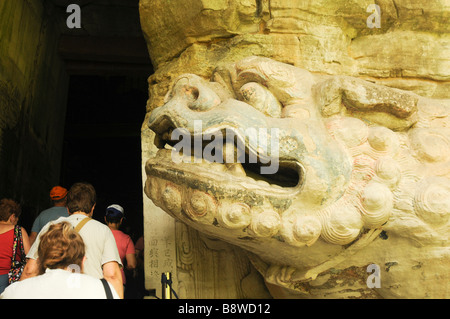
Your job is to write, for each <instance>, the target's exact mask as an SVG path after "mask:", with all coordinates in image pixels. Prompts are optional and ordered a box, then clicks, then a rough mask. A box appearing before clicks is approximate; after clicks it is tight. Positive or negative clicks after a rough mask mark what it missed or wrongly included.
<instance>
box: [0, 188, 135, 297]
mask: <svg viewBox="0 0 450 319" xmlns="http://www.w3.org/2000/svg"><path fill="white" fill-rule="evenodd" d="M50 198H51V200H52V202H53V207H51V208H49V209H47V210H44V211H43V212H42V213H41V214H39V216H38V217H37V218H36V219H35V221H34V223H33V226H32V228H31V232H30V235H29V236H28V234H27V232H26V230H25V229H24V228H23V227H21V226H20V225H19V224H18V220H19V217H20V214H21V208H20V205H19V204H18V203H16V202H15V201H13V200H11V199H1V200H0V298H4V299H8V298H10V299H16V298H20V299H22V298H39V299H47V298H49V299H55V298H83V299H86V298H89V299H90V298H100V299H102V298H110V299H113V298H114V299H116V298H124V291H125V289H126V275H125V272H124V265H125V266H126V269H128V270H133V269H135V268H136V265H137V262H138V258H137V257H136V256H137V253H141V252H142V248H141V247H139V248H140V249H139V250H137V249H136V248H138V247H136V248H135V244H134V243H133V241H132V239H131V237H130V236H129V235H127V234H125V233H124V232H122V231H121V230H120V229H119V228H120V226H121V224H122V223H123V220H124V209H123V207H122V206H120V205H118V204H113V205H110V206H108V207H107V209H106V212H105V217H104V218H105V224H104V223H102V222H99V221H97V220H95V219H93V218H92V216H93V213H94V209H95V205H96V191H95V189H94V187H93V186H92V185H91V184H89V183H75V184H74V185H73V186H72V187H71V188H70V189H69V190H67V189H65V188H63V187H61V186H55V187H53V188H52V189H51V191H50Z"/></svg>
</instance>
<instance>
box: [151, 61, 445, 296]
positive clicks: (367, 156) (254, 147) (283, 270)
mask: <svg viewBox="0 0 450 319" xmlns="http://www.w3.org/2000/svg"><path fill="white" fill-rule="evenodd" d="M449 112H450V103H449V101H448V100H432V99H427V98H424V97H421V96H418V95H416V94H413V93H411V92H408V91H403V90H399V89H394V88H389V87H385V86H382V85H378V84H375V83H372V82H368V81H364V80H362V79H358V78H353V77H347V76H319V75H313V74H311V73H310V72H308V71H306V70H302V69H299V68H297V67H294V66H292V65H288V64H284V63H281V62H277V61H274V60H271V59H268V58H262V57H255V56H251V57H248V58H245V59H243V60H241V61H238V62H236V63H233V64H226V65H221V66H218V67H217V69H216V70H215V72H214V74H213V76H212V78H211V79H210V80H206V79H203V78H201V77H199V76H197V75H195V74H184V75H182V76H179V77H178V78H177V79H176V80H175V81H174V82H173V85H172V87H171V89H170V90H169V92H168V93H167V95H166V98H165V103H164V105H162V106H160V107H157V108H155V109H154V110H153V111H152V113H151V114H150V118H149V123H148V125H149V127H150V129H151V130H153V131H154V132H155V145H156V146H157V147H158V148H159V149H160V150H159V151H158V153H157V154H156V156H155V157H154V158H151V159H149V160H148V162H147V164H146V173H147V181H146V185H145V192H146V194H147V196H148V197H149V198H150V199H151V200H152V201H153V202H154V203H155V204H156V205H157V206H159V207H161V208H162V209H163V210H164V211H166V212H167V213H168V214H170V215H171V216H173V217H175V218H177V219H179V220H181V221H183V222H184V223H186V224H187V225H189V226H191V227H193V228H195V229H198V230H199V231H201V232H203V233H205V234H207V235H210V236H214V237H217V238H220V239H222V240H224V241H226V242H229V243H231V244H234V245H237V246H240V247H242V248H244V249H245V250H246V251H248V255H249V258H250V259H251V261H252V262H253V264H254V265H255V267H256V268H257V269H258V270H259V272H260V273H261V274H262V275H263V277H264V278H265V280H266V283H267V285H268V287H269V289H270V290H271V292H272V293H273V294H274V295H278V296H287V295H286V293H287V294H290V295H295V296H298V297H305V298H309V297H313V298H323V297H359V298H361V297H380V296H382V297H388V298H389V297H412V298H416V297H417V298H422V297H427V296H428V297H437V298H444V297H447V298H448V297H450V288H449V285H450V278H449V272H448V267H449V266H450V251H449V246H448V234H449V225H450V224H449V216H450V180H449V178H450V162H449V158H450V156H449V155H450V147H449V136H450V134H449V124H450V122H449ZM369 266H371V267H375V268H374V269H375V270H376V273H375V274H376V275H377V276H378V277H377V278H376V279H378V280H381V285H379V286H376V287H374V286H373V285H372V286H371V284H370V282H369V279H368V278H369V276H370V275H371V273H370V272H368V269H372V268H370V267H369ZM368 267H369V268H368ZM443 285H444V286H445V287H444V286H443Z"/></svg>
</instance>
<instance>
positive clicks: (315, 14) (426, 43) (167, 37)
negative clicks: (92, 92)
mask: <svg viewBox="0 0 450 319" xmlns="http://www.w3.org/2000/svg"><path fill="white" fill-rule="evenodd" d="M373 5H374V2H373V1H344V0H341V1H325V0H324V1H289V2H288V1H282V0H270V1H264V0H259V1H258V0H256V1H250V0H234V1H221V0H217V1H201V0H191V1H184V2H180V3H177V4H176V5H175V4H173V5H167V2H166V1H162V0H159V1H150V0H141V1H140V14H141V26H142V29H143V31H144V35H145V37H146V40H147V43H148V49H149V53H150V57H151V59H152V61H153V64H154V66H155V69H156V72H155V74H154V75H152V76H151V77H150V78H149V93H150V98H149V100H148V104H147V111H148V113H147V116H149V115H150V111H152V110H153V109H154V108H156V107H159V106H161V105H163V104H164V97H165V95H166V94H167V92H168V91H169V88H170V87H171V85H172V84H173V82H174V80H175V79H176V77H177V76H179V75H180V74H183V73H195V74H197V75H199V76H201V77H203V78H205V79H209V78H211V76H212V74H213V70H214V69H216V68H217V67H218V66H220V65H225V64H226V63H233V62H236V61H239V60H241V59H243V58H245V57H248V56H263V57H269V58H271V59H274V60H277V61H280V62H284V63H287V64H291V65H294V66H296V67H299V68H302V69H306V70H308V71H310V72H312V73H313V74H315V75H318V76H320V75H347V76H353V77H358V78H361V79H365V80H369V81H370V82H373V83H376V84H382V85H385V86H390V87H394V88H400V89H404V90H408V91H412V92H414V93H417V94H419V95H421V96H424V97H430V98H435V99H444V98H449V97H450V94H449V85H450V84H449V83H450V82H449V79H450V63H449V61H450V58H449V57H450V54H449V53H450V48H449V42H450V35H449V25H448V23H447V21H448V18H449V15H450V8H449V7H448V5H447V4H446V2H445V1H430V2H427V3H426V4H423V2H421V1H407V0H404V1H401V0H399V1H396V0H394V1H384V0H383V1H376V5H378V6H379V9H380V15H379V16H378V15H376V11H375V9H374V8H376V7H374V6H373ZM374 14H375V16H374ZM377 18H379V21H378V22H379V24H378V25H379V28H377V27H370V26H371V23H372V22H377V21H376V19H377ZM378 25H377V26H378ZM146 124H147V119H146V120H145V122H144V125H143V129H142V141H143V145H144V146H145V147H144V148H143V150H144V151H143V162H144V163H145V161H146V159H148V158H149V157H150V155H151V154H152V153H151V152H149V151H148V150H149V149H150V148H151V144H152V143H153V138H154V134H153V133H152V131H150V130H149V129H148V127H147V125H146ZM144 176H145V174H144ZM145 203H146V206H145V216H144V218H145V219H146V226H145V227H146V232H147V229H149V228H151V227H155V224H154V222H155V219H154V218H152V217H151V216H152V214H153V212H154V211H155V210H157V208H156V207H154V206H152V204H151V203H150V201H149V200H148V199H146V200H145ZM150 220H151V222H150ZM178 227H179V226H178ZM174 228H175V229H176V228H177V226H176V225H175V226H174ZM173 236H174V237H173V238H175V240H176V242H177V244H176V245H178V244H179V243H181V242H194V241H196V239H195V236H194V237H192V236H193V235H191V237H189V238H190V239H189V238H188V239H186V237H185V238H183V239H182V238H180V236H179V234H177V232H176V231H174V233H173ZM189 246H190V247H198V246H193V245H189ZM196 249H200V248H196ZM224 253H226V252H225V250H222V251H221V253H220V254H224ZM202 254H212V255H214V254H216V257H215V259H214V258H213V260H212V261H211V264H214V263H217V262H218V260H219V259H220V257H218V255H217V254H218V253H217V252H216V251H210V252H209V253H207V252H202ZM178 256H179V253H178V252H177V258H178ZM198 258H201V257H198ZM217 258H219V259H217ZM222 259H223V258H222ZM225 260H226V259H225ZM197 262H199V261H197ZM227 262H229V263H233V262H234V261H232V260H231V259H228V260H226V262H224V265H225V264H226V263H227ZM191 264H193V265H195V262H191ZM183 267H184V266H183V263H180V262H179V261H178V263H177V269H178V272H179V273H180V274H186V270H185V268H183ZM206 268H207V267H206ZM230 268H232V267H230ZM210 269H215V268H214V267H211V268H210ZM188 273H189V272H188ZM250 273H251V271H247V272H246V273H241V274H240V275H239V276H240V277H241V279H242V281H241V282H244V281H245V280H244V278H247V277H249V275H250ZM189 276H190V277H189ZM189 276H188V277H189V280H190V281H191V282H193V283H198V282H203V281H208V280H209V281H210V282H211V279H206V277H207V276H204V277H202V275H201V274H199V273H197V274H196V273H195V271H191V272H190V273H189ZM220 276H221V274H220V273H217V274H216V277H214V276H212V278H216V279H217V278H219V277H220ZM179 277H180V278H181V275H180V276H179ZM253 278H254V277H253ZM157 281H158V278H156V281H154V282H157ZM184 281H185V282H186V281H187V280H186V277H184ZM257 281H258V280H255V281H253V282H257ZM149 284H151V283H150V282H147V286H148V285H149ZM190 285H191V286H195V284H190ZM184 286H187V285H186V284H184ZM197 286H199V285H197ZM203 286H204V287H205V289H204V290H202V291H200V290H195V289H193V290H190V291H187V292H186V293H185V295H184V296H185V297H191V298H194V297H203V298H204V297H205V296H206V297H213V296H214V297H223V296H224V295H225V294H221V289H224V288H223V287H224V286H226V285H224V286H221V285H220V284H218V283H217V282H216V283H215V284H211V285H209V286H208V285H203ZM207 286H208V287H207ZM206 287H207V288H206ZM235 287H237V288H236V293H235V294H234V296H237V297H245V296H244V294H243V293H242V290H240V289H241V288H240V286H239V285H235ZM255 287H256V285H255ZM222 291H224V290H222ZM263 291H264V289H261V290H258V292H261V293H260V294H259V295H263Z"/></svg>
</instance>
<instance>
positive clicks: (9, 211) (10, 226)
mask: <svg viewBox="0 0 450 319" xmlns="http://www.w3.org/2000/svg"><path fill="white" fill-rule="evenodd" d="M21 213H22V211H21V209H20V205H19V204H17V203H16V202H15V201H13V200H12V199H6V198H4V199H2V200H0V294H1V293H2V292H3V290H5V288H6V287H7V286H8V285H9V283H10V282H12V281H15V280H18V279H19V277H20V275H21V272H20V271H19V270H18V271H17V272H16V273H15V276H8V274H9V273H10V271H11V269H12V267H11V264H12V259H13V253H14V252H15V254H14V255H15V256H14V259H15V260H17V263H16V264H17V265H18V268H20V264H21V263H23V264H25V262H26V258H25V256H26V254H27V253H28V250H29V249H30V241H29V238H28V234H27V232H26V230H25V229H24V228H23V227H21V226H19V225H17V223H18V221H19V217H20V214H21ZM22 245H23V246H22ZM22 247H23V250H22V249H21V248H22ZM14 248H16V249H14ZM18 268H17V269H18ZM11 275H13V274H11ZM10 277H11V279H10Z"/></svg>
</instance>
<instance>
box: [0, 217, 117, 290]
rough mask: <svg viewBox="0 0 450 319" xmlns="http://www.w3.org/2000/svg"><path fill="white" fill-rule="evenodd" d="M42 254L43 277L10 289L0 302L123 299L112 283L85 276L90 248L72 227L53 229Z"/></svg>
mask: <svg viewBox="0 0 450 319" xmlns="http://www.w3.org/2000/svg"><path fill="white" fill-rule="evenodd" d="M38 252H39V258H38V267H39V275H38V276H35V277H31V278H28V279H26V280H23V281H19V282H16V283H14V284H12V285H10V286H9V287H8V288H6V289H5V291H4V292H3V294H2V295H1V296H0V298H4V299H16V298H20V299H35V298H36V299H104V298H107V297H108V295H109V298H114V299H119V296H118V295H117V293H116V291H115V290H114V288H113V286H112V285H111V284H110V283H108V282H106V281H104V280H103V282H102V281H100V280H98V279H96V278H94V277H92V276H89V275H86V274H83V273H82V272H83V263H84V260H85V259H86V258H85V253H86V247H85V245H84V242H83V239H82V238H81V236H80V235H79V234H78V232H76V231H75V230H74V229H73V226H72V225H71V224H70V223H68V222H61V223H57V224H53V225H51V226H50V227H49V228H48V231H47V232H45V233H44V234H42V236H41V239H40V243H39V247H38ZM102 283H103V284H102Z"/></svg>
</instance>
